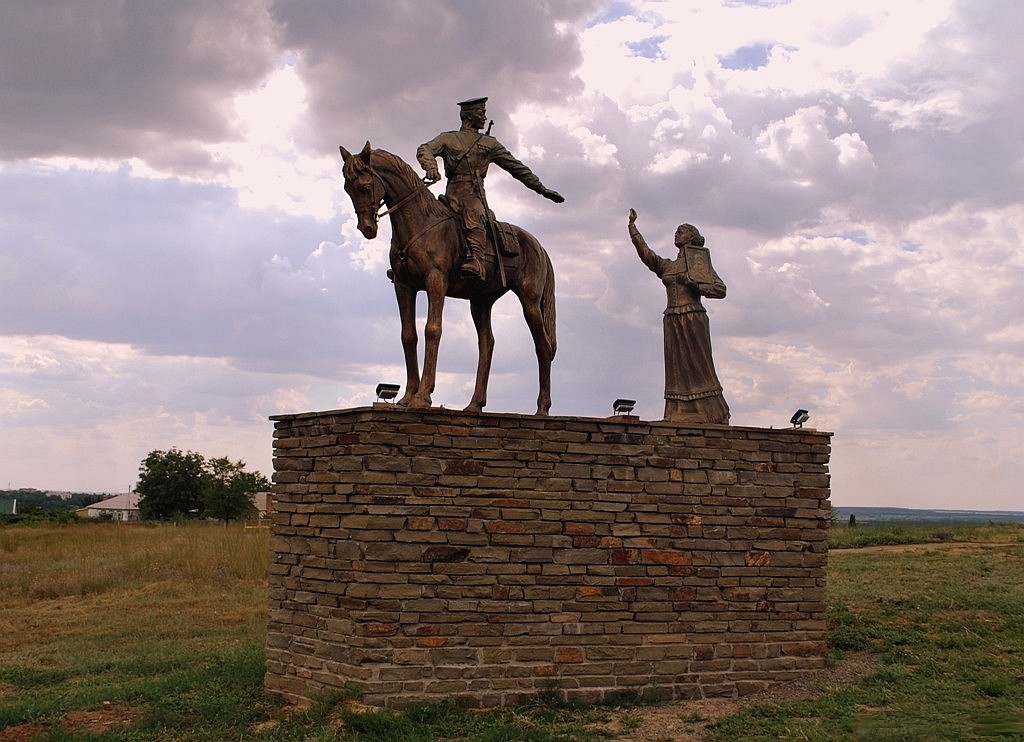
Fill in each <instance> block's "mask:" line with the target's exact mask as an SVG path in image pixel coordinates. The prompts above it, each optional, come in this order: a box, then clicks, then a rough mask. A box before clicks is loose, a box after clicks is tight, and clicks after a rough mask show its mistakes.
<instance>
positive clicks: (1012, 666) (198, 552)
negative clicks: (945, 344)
mask: <svg viewBox="0 0 1024 742" xmlns="http://www.w3.org/2000/svg"><path fill="white" fill-rule="evenodd" d="M871 528H873V527H869V526H858V527H857V528H855V529H849V530H851V531H858V537H860V534H863V533H866V532H869V531H870V530H871ZM900 528H901V529H902V530H901V531H900V533H901V534H904V535H901V536H900V537H901V538H903V537H905V534H907V533H914V532H915V531H914V529H913V528H911V527H904V526H901V527H900ZM923 529H924V532H929V531H930V532H934V531H935V530H936V529H935V527H934V525H931V524H930V525H927V526H924V527H923ZM836 530H841V529H836ZM881 532H882V531H878V533H881ZM918 532H921V531H918ZM955 533H956V535H955V536H954V537H953V538H950V539H945V540H946V541H948V542H956V543H942V544H937V545H935V546H924V547H915V548H914V549H912V550H895V551H894V550H868V551H856V550H849V551H835V552H833V553H832V554H831V555H830V561H829V584H828V587H829V622H830V639H829V654H830V659H831V660H833V661H836V660H839V659H840V658H842V657H843V656H844V655H846V654H848V653H851V652H870V653H872V654H873V655H874V656H875V657H877V660H878V665H877V669H876V671H874V672H873V673H872V674H870V675H869V676H867V677H865V678H862V679H861V680H860V681H858V682H855V683H853V684H852V685H848V686H846V687H843V688H839V689H836V690H831V691H826V692H824V693H823V694H822V695H820V696H818V697H816V698H813V699H811V700H803V701H794V702H787V703H771V704H761V705H753V706H747V707H745V708H743V709H742V710H740V711H739V712H738V713H736V714H734V715H732V716H728V717H725V718H723V719H720V720H719V721H718V722H717V723H714V724H711V725H710V726H709V727H708V728H707V734H708V735H709V738H710V739H715V740H759V739H765V740H767V739H810V740H845V739H849V740H854V739H870V740H975V739H976V740H992V739H996V740H1000V739H1001V740H1010V739H1022V738H1024V538H1021V531H1020V530H1019V529H1016V530H1015V529H1009V530H1007V529H1005V528H1004V527H1002V526H993V527H984V526H983V527H977V526H972V527H971V528H970V529H968V530H962V531H960V530H958V531H956V532H955ZM961 542H962V543H961ZM966 542H979V543H977V544H975V543H966ZM268 562H269V534H268V533H267V531H266V530H265V529H243V528H241V527H231V528H225V527H224V526H221V525H212V526H211V525H205V524H194V523H193V524H187V525H183V526H174V525H160V526H140V525H124V524H94V523H90V524H82V525H62V524H35V525H18V526H9V527H5V528H0V604H2V606H3V610H0V740H4V739H8V738H10V739H25V738H32V739H39V740H62V741H63V740H96V739H102V740H283V741H290V740H295V741H296V742H298V741H299V740H303V741H304V740H345V741H346V742H354V741H357V740H358V741H360V742H368V741H370V740H389V741H391V740H395V741H401V740H407V741H413V740H450V741H452V742H457V741H459V740H481V741H497V740H508V741H511V740H534V741H540V740H569V741H579V742H583V741H589V740H605V739H612V738H614V733H613V732H612V731H611V730H613V729H615V730H619V732H620V733H621V734H638V733H640V734H642V733H643V729H644V727H643V723H644V722H643V720H644V716H645V714H646V713H648V711H649V709H650V706H645V705H643V704H641V703H638V702H630V701H628V700H623V701H622V702H621V703H620V704H619V705H617V706H615V707H600V708H593V707H590V708H587V707H579V706H572V705H565V704H559V703H557V702H555V701H553V700H552V699H551V698H547V697H544V698H542V699H539V700H538V701H537V702H536V703H534V704H532V705H527V706H523V707H519V708H515V709H504V710H498V711H492V712H477V711H472V710H468V709H465V708H462V707H460V706H458V705H457V704H455V703H444V704H436V705H432V706H427V707H418V708H413V709H409V710H407V711H405V712H403V713H392V712H389V711H382V710H376V709H367V708H365V707H361V706H360V705H359V704H358V699H356V698H352V697H348V698H346V697H342V696H332V697H325V698H323V699H320V700H319V701H318V702H317V703H315V704H314V705H313V707H312V708H310V709H308V710H305V711H296V710H291V709H287V708H283V707H282V706H281V705H280V703H279V702H278V701H276V700H275V699H273V698H269V697H266V696H264V694H263V689H262V684H263V645H264V631H265V620H266V606H267V602H266V601H267V599H266V584H265V581H264V575H265V574H266V569H267V565H268ZM88 715H92V717H91V718H94V719H99V720H100V722H101V723H99V724H94V725H92V726H90V725H89V724H87V723H86V722H84V721H83V718H85V717H86V716H88ZM679 715H680V716H681V717H686V716H689V717H692V718H698V716H696V715H695V712H694V711H693V707H692V706H690V707H687V705H686V704H681V705H680V706H679ZM5 735H7V736H5ZM15 735H21V736H15ZM32 735H34V736H32Z"/></svg>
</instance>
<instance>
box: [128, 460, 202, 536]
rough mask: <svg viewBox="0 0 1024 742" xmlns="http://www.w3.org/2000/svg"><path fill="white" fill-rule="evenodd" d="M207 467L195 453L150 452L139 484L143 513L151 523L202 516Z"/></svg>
mask: <svg viewBox="0 0 1024 742" xmlns="http://www.w3.org/2000/svg"><path fill="white" fill-rule="evenodd" d="M205 467H206V461H205V460H204V459H203V457H202V456H201V455H200V454H198V453H195V452H194V451H189V452H187V453H183V452H182V451H179V450H178V449H177V448H172V449H171V450H169V451H150V452H149V455H148V456H146V458H145V459H143V460H142V463H141V464H140V465H139V481H138V483H137V484H136V485H135V491H136V492H138V493H139V514H140V515H141V516H142V517H143V518H145V519H147V520H152V519H157V520H168V519H172V518H179V517H186V518H187V517H193V516H195V515H197V514H199V512H200V510H201V508H202V485H203V475H204V472H205Z"/></svg>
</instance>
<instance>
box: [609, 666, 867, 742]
mask: <svg viewBox="0 0 1024 742" xmlns="http://www.w3.org/2000/svg"><path fill="white" fill-rule="evenodd" d="M877 664H878V658H877V657H876V656H874V655H872V654H871V653H869V652H851V653H848V654H847V656H846V657H845V658H844V659H842V660H841V661H839V662H838V663H836V665H835V666H834V667H829V668H825V669H822V670H818V671H815V672H812V673H809V674H808V675H806V676H805V677H803V678H800V679H799V680H794V681H791V682H788V683H779V684H777V685H775V686H773V687H772V688H770V689H768V690H766V691H763V692H761V693H757V694H755V695H752V696H746V697H744V698H741V699H736V700H714V701H675V702H670V703H663V704H658V705H656V706H641V707H635V708H631V709H624V710H622V711H617V712H616V713H615V714H614V718H613V719H612V721H611V722H610V723H608V724H602V725H599V727H598V726H595V729H597V728H603V729H605V730H607V731H609V732H612V733H613V734H615V735H616V736H615V737H614V739H615V740H617V741H619V742H699V741H700V740H704V739H706V736H707V735H706V728H707V726H708V725H709V724H711V723H712V722H715V721H717V720H719V719H721V718H723V717H725V716H729V715H730V714H734V713H736V712H737V711H739V710H740V709H742V708H744V707H746V706H753V705H755V704H760V703H780V702H785V701H801V700H805V699H810V698H815V697H817V696H820V695H821V694H823V693H825V692H826V691H830V690H834V689H836V688H842V687H843V686H846V685H850V684H851V683H855V682H857V681H858V680H859V679H860V678H862V677H865V676H867V675H869V674H871V673H872V672H874V670H875V667H876V666H877Z"/></svg>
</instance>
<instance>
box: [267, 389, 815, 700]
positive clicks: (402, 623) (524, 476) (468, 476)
mask: <svg viewBox="0 0 1024 742" xmlns="http://www.w3.org/2000/svg"><path fill="white" fill-rule="evenodd" d="M273 420H274V421H275V426H276V427H275V434H274V436H275V440H274V449H275V470H276V472H275V475H274V481H275V484H274V498H275V505H274V515H273V523H274V525H273V529H274V530H273V550H274V556H273V564H272V566H271V573H270V602H271V608H270V618H269V625H268V632H267V675H266V688H267V690H268V691H270V692H272V693H276V694H280V695H282V696H285V697H287V698H288V699H289V700H292V701H298V702H302V701H308V700H309V699H311V698H313V697H314V696H316V695H318V694H321V693H324V692H328V691H331V690H335V689H340V688H345V687H346V686H350V685H352V684H355V685H358V686H360V687H361V689H362V692H363V695H362V700H363V701H364V702H366V703H369V704H375V705H384V706H391V707H402V706H405V705H408V704H410V703H419V702H431V701H437V700H441V699H446V698H449V697H452V696H456V697H461V698H463V699H465V700H466V701H467V702H469V703H472V704H475V705H480V706H495V705H504V704H509V703H515V702H518V701H521V700H524V699H526V698H528V697H532V696H535V695H536V694H537V693H538V692H540V691H542V690H547V689H554V690H557V691H558V692H559V693H561V694H563V695H564V696H565V697H567V698H570V699H579V700H586V701H599V700H602V699H603V698H605V697H607V696H609V695H610V694H615V693H621V692H623V691H631V692H637V693H643V694H648V695H653V696H656V697H659V698H703V697H735V696H739V695H744V694H747V693H751V692H755V691H758V690H761V689H762V688H764V687H766V686H767V685H768V684H770V683H771V682H773V681H778V680H786V679H791V678H793V677H796V676H797V675H799V674H801V673H803V672H806V671H808V670H811V669H815V668H819V667H822V666H823V663H824V652H825V567H826V560H827V535H828V525H829V516H830V513H829V503H828V496H829V476H828V461H829V450H830V449H829V444H830V438H831V434H829V433H823V432H818V431H814V430H788V429H787V430H765V429H760V428H743V427H728V426H717V425H707V426H681V425H676V424H673V423H664V422H643V421H639V420H637V419H635V418H633V419H623V418H615V419H595V418H571V417H528V416H521V415H501V414H484V415H479V416H478V415H463V414H461V413H453V412H450V411H445V410H426V411H416V412H411V411H406V410H399V409H396V408H394V407H382V406H379V405H378V406H375V407H373V408H357V409H351V410H339V411H332V412H318V413H308V414H298V415H281V416H276V417H274V418H273Z"/></svg>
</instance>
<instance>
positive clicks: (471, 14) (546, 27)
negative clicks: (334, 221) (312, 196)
mask: <svg viewBox="0 0 1024 742" xmlns="http://www.w3.org/2000/svg"><path fill="white" fill-rule="evenodd" d="M599 5H601V3H600V2H596V1H594V0H572V1H570V2H559V3H547V2H537V1H535V0H523V1H521V2H507V1H506V0H461V1H459V2H444V1H442V0H381V1H379V2H373V3H367V2H361V1H359V0H344V1H342V2H336V1H335V0H315V1H313V2H306V1H305V0H278V1H277V2H275V3H274V4H273V13H274V15H275V18H276V19H277V21H278V22H279V23H280V24H281V29H282V41H281V43H282V44H283V45H284V46H286V47H287V48H289V49H291V50H293V51H295V52H296V53H297V54H298V58H297V61H296V65H297V68H298V69H299V71H300V74H301V75H302V78H303V80H304V81H305V82H306V84H307V86H309V90H310V94H311V95H310V99H311V105H310V132H309V134H308V136H309V137H310V141H309V142H308V143H309V144H310V146H313V147H319V146H322V143H321V142H320V141H317V140H318V138H321V137H323V136H324V135H325V134H329V135H330V136H333V137H335V139H337V142H338V143H341V144H345V145H346V146H347V147H348V148H349V149H354V148H355V147H358V146H361V144H362V142H363V141H365V140H366V139H368V138H370V139H373V140H374V142H373V143H374V145H376V146H382V147H385V148H387V149H390V150H392V151H395V152H396V154H401V151H400V149H401V148H400V144H401V143H404V142H411V143H412V144H411V147H412V148H413V149H414V148H415V146H416V145H417V144H419V143H420V141H421V139H422V140H425V139H427V138H429V137H430V136H433V134H434V133H436V132H431V129H435V128H438V127H444V128H449V129H457V128H458V127H459V116H458V114H459V112H458V108H457V107H456V105H455V104H456V103H457V102H458V101H460V100H463V99H465V98H471V97H477V96H490V97H491V99H492V101H491V104H490V106H489V113H490V115H491V116H493V117H495V118H496V119H499V120H500V119H501V117H502V116H504V115H507V112H508V111H511V110H512V109H514V108H515V107H516V106H517V105H518V104H519V103H521V102H522V101H524V100H538V101H558V100H565V98H566V96H567V95H569V94H570V93H573V92H578V91H579V89H580V84H579V81H578V80H576V79H575V78H574V77H573V70H574V69H575V68H576V67H577V66H578V64H579V62H580V60H581V56H580V51H579V46H578V43H577V40H576V38H575V36H574V35H573V34H572V33H571V31H570V32H566V33H563V32H561V31H559V30H558V27H557V26H556V24H559V23H566V24H568V23H571V22H575V21H579V20H581V19H582V18H585V17H586V16H587V15H588V14H589V13H591V12H592V11H593V10H594V9H595V8H596V7H598V6H599ZM504 128H505V130H506V131H507V127H504ZM396 148H397V149H396ZM406 156H411V153H410V154H407V155H406Z"/></svg>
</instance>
